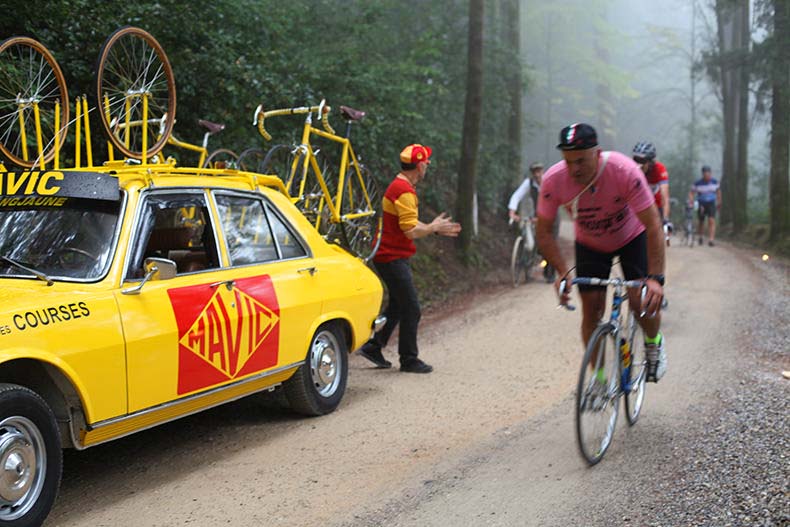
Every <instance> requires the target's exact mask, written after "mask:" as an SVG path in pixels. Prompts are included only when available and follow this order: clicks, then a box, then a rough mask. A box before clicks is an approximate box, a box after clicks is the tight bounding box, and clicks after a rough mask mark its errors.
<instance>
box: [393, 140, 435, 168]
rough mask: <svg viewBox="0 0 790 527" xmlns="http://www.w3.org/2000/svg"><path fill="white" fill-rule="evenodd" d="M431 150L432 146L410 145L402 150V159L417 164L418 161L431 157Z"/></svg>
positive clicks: (403, 161) (402, 161)
mask: <svg viewBox="0 0 790 527" xmlns="http://www.w3.org/2000/svg"><path fill="white" fill-rule="evenodd" d="M431 152H433V150H431V147H430V146H423V145H420V144H413V145H409V146H407V147H406V148H404V149H403V150H402V151H401V153H400V160H401V163H411V164H413V165H416V164H417V163H423V162H425V161H427V160H428V159H430V157H431Z"/></svg>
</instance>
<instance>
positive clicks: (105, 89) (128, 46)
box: [96, 27, 176, 159]
mask: <svg viewBox="0 0 790 527" xmlns="http://www.w3.org/2000/svg"><path fill="white" fill-rule="evenodd" d="M96 97H97V101H98V109H99V116H100V119H101V122H102V125H103V126H104V130H105V132H106V133H107V135H108V137H109V138H110V141H111V142H112V144H113V146H115V147H116V148H117V149H118V150H120V151H121V152H123V154H124V155H125V156H127V157H132V158H135V159H141V158H142V157H143V150H144V149H145V150H146V155H147V156H149V157H150V156H152V155H154V154H156V153H157V152H159V151H160V150H161V149H162V148H163V147H164V146H165V143H166V142H167V139H168V137H170V134H171V133H172V131H173V124H174V123H175V117H176V84H175V78H174V77H173V70H172V68H171V67H170V61H169V60H168V59H167V55H165V51H164V49H162V46H161V45H160V44H159V42H157V41H156V39H155V38H154V37H153V36H151V34H150V33H148V32H146V31H144V30H142V29H140V28H137V27H123V28H121V29H119V30H117V31H116V32H115V33H113V34H112V35H110V36H109V37H108V38H107V41H106V42H105V43H104V46H103V47H102V50H101V53H100V54H99V62H98V67H97V71H96ZM146 102H147V104H146ZM146 106H147V108H146ZM144 114H146V115H144ZM162 122H164V127H162V133H161V134H160V126H161V124H162ZM144 136H145V142H146V143H147V144H145V145H144V144H143V142H144V141H143V139H144Z"/></svg>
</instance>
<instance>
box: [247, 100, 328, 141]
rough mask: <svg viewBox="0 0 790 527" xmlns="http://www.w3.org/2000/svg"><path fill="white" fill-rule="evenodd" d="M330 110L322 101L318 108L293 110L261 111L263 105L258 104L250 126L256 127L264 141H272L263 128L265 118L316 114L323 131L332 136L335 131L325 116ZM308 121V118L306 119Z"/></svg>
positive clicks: (305, 107) (301, 107) (304, 107)
mask: <svg viewBox="0 0 790 527" xmlns="http://www.w3.org/2000/svg"><path fill="white" fill-rule="evenodd" d="M331 110H332V107H331V106H326V105H325V104H324V101H321V104H319V105H318V106H298V107H295V108H278V109H276V110H267V111H264V110H263V105H262V104H259V105H258V107H257V108H255V114H254V115H253V116H252V125H253V126H257V127H258V133H260V134H261V135H262V136H263V138H264V139H266V140H267V141H271V140H272V136H271V134H269V132H267V131H266V128H265V127H264V124H263V123H264V120H265V119H266V118H267V117H277V116H279V115H298V114H305V113H306V114H311V115H312V113H313V112H316V113H317V114H318V120H319V121H321V123H322V125H323V127H324V130H326V131H327V132H329V133H330V134H334V133H335V130H334V129H333V128H332V126H331V125H330V124H329V119H328V118H327V117H325V116H328V114H329V112H330V111H331ZM308 119H309V117H308Z"/></svg>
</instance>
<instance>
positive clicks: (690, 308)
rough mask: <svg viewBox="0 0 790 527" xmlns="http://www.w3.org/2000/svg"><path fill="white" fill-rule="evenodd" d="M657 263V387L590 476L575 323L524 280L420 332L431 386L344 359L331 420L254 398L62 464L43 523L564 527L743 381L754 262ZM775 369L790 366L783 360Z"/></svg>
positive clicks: (725, 251)
mask: <svg viewBox="0 0 790 527" xmlns="http://www.w3.org/2000/svg"><path fill="white" fill-rule="evenodd" d="M668 258H669V259H668V272H667V280H668V286H667V292H668V297H669V301H670V306H669V311H668V312H667V313H666V315H665V319H664V332H665V335H666V338H667V342H668V350H669V370H668V373H667V376H666V377H665V378H664V380H662V381H661V383H659V384H658V385H649V387H648V392H647V398H646V401H645V408H644V410H643V414H642V418H641V420H640V422H639V423H638V424H637V426H636V427H634V428H633V429H630V430H629V429H627V425H626V424H625V421H624V419H622V416H621V419H620V421H619V422H618V431H617V433H616V436H615V439H614V443H613V445H612V447H611V448H610V450H609V452H608V454H607V457H606V459H605V460H604V462H603V463H602V464H601V465H598V466H597V467H595V468H594V469H588V468H587V467H586V466H585V465H584V464H583V462H582V461H581V459H580V457H579V455H578V454H577V451H576V444H575V442H574V435H573V418H572V401H571V394H572V391H573V389H574V386H575V379H576V375H577V372H578V365H579V361H580V358H581V357H580V349H579V336H578V325H579V314H578V311H577V312H575V313H567V312H564V311H558V310H556V309H555V308H554V306H555V304H556V300H555V296H554V293H553V291H552V290H551V287H550V286H548V285H546V284H544V283H541V282H533V283H530V284H528V285H526V286H521V287H519V288H518V289H515V290H514V289H510V288H502V289H500V290H498V291H494V292H491V293H490V294H485V295H482V296H477V297H476V298H474V299H469V300H467V301H466V303H465V304H462V305H457V306H455V307H453V308H452V309H451V310H448V311H446V312H444V313H441V314H439V315H440V316H434V317H432V319H431V317H429V318H428V319H427V320H426V321H425V322H424V325H423V327H422V330H421V331H422V332H421V336H420V341H421V353H422V356H423V357H424V358H425V360H426V361H428V362H430V363H431V364H433V365H434V366H435V368H436V370H435V372H434V373H432V374H430V375H427V376H422V375H408V374H401V373H399V372H397V370H396V369H393V370H374V369H370V368H369V364H368V363H367V362H366V361H365V360H364V359H361V358H359V357H356V356H353V357H352V361H351V369H350V381H349V386H348V390H347V393H346V397H345V399H344V401H343V404H342V405H341V407H340V408H339V409H338V410H337V411H336V412H335V413H334V414H332V415H329V416H326V417H322V418H318V419H302V418H298V417H295V416H293V415H292V414H290V413H289V412H288V411H287V410H284V409H280V408H278V407H277V406H276V405H273V404H272V403H271V400H269V401H267V400H265V399H262V398H260V397H253V398H249V399H246V400H243V401H240V402H237V403H234V404H231V405H227V406H224V407H222V408H219V409H216V410H213V411H210V412H208V413H204V414H201V415H197V416H194V417H191V418H187V419H184V420H181V421H177V422H175V423H171V424H169V425H166V426H164V427H161V428H159V429H155V430H151V431H148V432H143V433H139V434H136V435H134V436H132V437H129V438H126V439H123V440H120V441H118V442H115V443H111V444H107V445H103V446H100V447H96V448H93V449H89V450H87V451H84V452H67V453H66V455H65V466H64V479H63V484H62V489H61V494H60V496H59V499H58V502H57V503H56V508H55V510H54V511H53V513H52V514H51V516H50V518H49V521H48V522H47V525H48V526H88V525H90V526H113V527H116V526H127V525H128V526H137V527H146V526H176V525H197V526H215V525H233V526H262V525H278V526H290V525H316V524H321V525H344V526H367V525H388V526H389V525H399V526H400V525H403V526H407V525H408V526H412V525H413V526H418V525H420V526H422V525H555V524H559V523H560V522H566V523H565V524H569V525H572V524H577V522H574V521H573V518H574V517H576V516H575V514H577V510H578V504H579V503H584V498H585V496H589V495H595V494H596V493H598V495H599V496H600V493H601V492H602V491H606V490H616V489H618V482H620V481H623V480H626V479H627V478H628V477H630V478H634V477H635V475H638V474H639V473H640V472H641V471H642V468H641V463H642V460H644V459H645V457H647V458H651V459H653V461H654V463H657V464H659V465H660V463H661V461H662V460H665V459H669V458H671V457H673V456H677V455H680V454H678V452H676V451H675V450H674V449H673V436H674V434H675V433H676V431H679V430H682V429H683V427H684V426H685V423H686V421H687V419H688V416H690V415H698V414H699V413H700V412H705V411H707V410H708V409H709V407H710V405H709V404H707V403H708V399H709V397H710V396H711V394H712V393H713V392H714V390H715V389H716V388H717V387H718V386H720V384H721V383H726V382H727V380H728V379H729V378H730V377H731V376H732V375H734V374H735V373H736V371H737V368H739V367H742V363H741V362H739V361H738V359H737V357H738V353H739V345H740V344H739V343H741V342H742V341H743V334H742V332H743V328H742V326H740V325H739V324H736V323H734V321H737V320H739V318H740V317H741V316H742V314H743V313H744V312H747V311H748V310H749V309H750V307H751V306H752V305H753V304H754V303H755V300H756V298H757V295H758V294H759V292H760V288H761V287H764V286H765V285H766V284H765V282H764V278H763V277H762V276H761V274H760V272H759V266H760V265H763V264H762V263H761V262H759V261H758V260H757V259H756V256H755V255H754V254H752V253H749V252H746V251H741V250H736V249H732V248H729V247H726V246H717V247H715V248H708V247H702V248H700V247H695V248H693V249H689V248H681V247H672V248H671V249H670V251H669V255H668ZM780 276H783V277H784V278H783V279H784V280H786V279H787V275H786V274H784V275H780ZM784 331H787V330H786V328H785V329H784ZM387 354H388V356H389V358H391V359H393V360H394V359H395V357H394V351H393V350H392V349H390V350H389V351H388V352H387ZM781 361H783V362H784V365H783V369H790V364H787V362H788V355H787V353H785V354H784V355H782V356H781ZM777 367H778V368H779V369H780V370H781V369H782V367H781V366H777ZM631 489H632V492H633V487H631ZM577 519H578V518H577ZM568 522H569V523H568Z"/></svg>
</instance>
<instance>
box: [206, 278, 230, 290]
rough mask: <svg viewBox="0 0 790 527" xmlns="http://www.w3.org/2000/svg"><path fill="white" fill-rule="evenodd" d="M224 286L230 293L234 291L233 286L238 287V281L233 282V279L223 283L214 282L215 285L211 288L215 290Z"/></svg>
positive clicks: (211, 285)
mask: <svg viewBox="0 0 790 527" xmlns="http://www.w3.org/2000/svg"><path fill="white" fill-rule="evenodd" d="M223 284H224V285H225V286H227V288H228V291H230V290H231V289H233V286H235V285H236V281H235V280H232V279H231V280H222V281H221V282H214V283H213V284H210V285H209V287H211V288H212V289H214V288H216V287H219V286H221V285H223Z"/></svg>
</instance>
